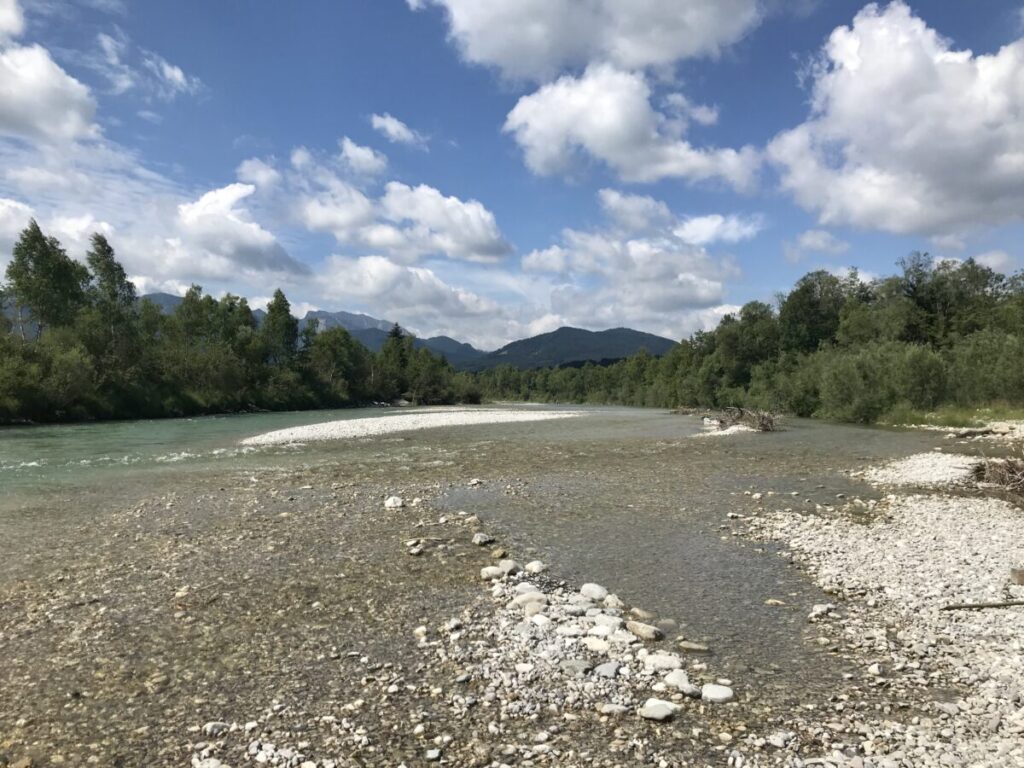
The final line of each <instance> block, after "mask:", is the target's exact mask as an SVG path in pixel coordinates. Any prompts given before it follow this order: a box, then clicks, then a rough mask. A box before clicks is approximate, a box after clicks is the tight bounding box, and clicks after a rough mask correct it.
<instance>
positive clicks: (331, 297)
mask: <svg viewBox="0 0 1024 768" xmlns="http://www.w3.org/2000/svg"><path fill="white" fill-rule="evenodd" d="M318 282H319V285H320V291H321V295H322V296H323V297H324V298H325V299H326V300H327V301H328V302H330V303H332V304H335V305H336V304H337V303H339V302H340V303H347V304H349V305H351V304H352V303H353V302H354V303H358V304H363V305H365V306H369V307H372V308H373V312H374V313H375V315H376V316H378V317H386V318H389V319H394V320H397V321H399V322H401V323H402V324H403V326H405V327H408V328H413V329H417V328H424V329H429V333H431V334H434V333H445V334H456V335H458V336H459V337H460V338H463V339H469V340H470V341H471V342H473V343H476V344H479V345H483V346H488V345H491V344H492V343H494V341H495V339H496V338H501V335H500V334H501V332H502V330H503V328H504V326H505V325H506V324H507V323H508V319H507V318H506V317H505V311H504V309H503V308H502V307H501V306H499V305H498V304H497V303H496V302H495V301H493V300H491V299H487V298H484V297H482V296H480V295H478V294H476V293H473V292H472V291H468V290H465V289H462V288H457V287H454V286H452V285H449V284H448V283H446V282H445V281H444V280H442V279H441V278H440V277H438V276H437V274H435V272H434V271H433V270H430V269H427V268H424V267H414V266H408V265H404V264H397V263H395V262H394V261H392V260H391V259H388V258H387V257H384V256H360V257H349V256H340V255H334V256H331V257H330V258H329V259H328V260H327V262H326V264H325V265H324V271H323V273H322V274H321V275H320V276H319V277H318ZM499 329H500V330H499Z"/></svg>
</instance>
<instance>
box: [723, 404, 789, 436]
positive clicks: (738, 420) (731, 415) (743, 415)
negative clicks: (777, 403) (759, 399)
mask: <svg viewBox="0 0 1024 768" xmlns="http://www.w3.org/2000/svg"><path fill="white" fill-rule="evenodd" d="M719 423H720V425H721V427H722V428H723V429H725V428H728V427H731V426H733V425H735V424H744V425H746V426H748V427H750V428H751V429H756V430H757V431H758V432H774V431H775V414H773V413H771V412H769V411H755V410H751V409H749V408H735V407H730V408H726V409H725V413H724V416H723V417H720V418H719Z"/></svg>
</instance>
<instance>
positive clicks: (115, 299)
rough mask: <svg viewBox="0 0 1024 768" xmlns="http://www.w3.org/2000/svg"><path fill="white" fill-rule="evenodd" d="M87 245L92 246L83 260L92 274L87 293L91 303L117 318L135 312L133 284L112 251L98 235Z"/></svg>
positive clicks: (103, 238)
mask: <svg viewBox="0 0 1024 768" xmlns="http://www.w3.org/2000/svg"><path fill="white" fill-rule="evenodd" d="M90 242H91V244H92V247H91V248H90V249H89V251H88V253H86V255H85V261H86V264H88V265H89V271H90V272H92V284H91V286H90V293H91V294H92V298H93V301H94V302H95V303H96V304H97V305H98V306H100V307H101V308H102V309H103V310H104V311H105V312H108V313H110V314H115V315H117V316H119V317H124V316H126V315H129V314H132V313H134V311H135V302H136V301H137V299H138V297H137V296H136V293H135V285H134V284H133V283H132V282H131V281H130V280H129V279H128V276H127V275H126V274H125V271H124V267H122V266H121V264H120V263H119V262H118V261H117V259H116V258H115V257H114V249H113V248H111V247H110V243H108V242H107V238H106V237H104V236H103V235H101V234H100V233H98V232H96V233H94V234H93V236H92V239H91V240H90Z"/></svg>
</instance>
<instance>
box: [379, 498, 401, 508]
mask: <svg viewBox="0 0 1024 768" xmlns="http://www.w3.org/2000/svg"><path fill="white" fill-rule="evenodd" d="M404 506H405V502H404V501H403V500H402V497H401V496H388V497H387V498H386V499H384V509H401V508H402V507H404Z"/></svg>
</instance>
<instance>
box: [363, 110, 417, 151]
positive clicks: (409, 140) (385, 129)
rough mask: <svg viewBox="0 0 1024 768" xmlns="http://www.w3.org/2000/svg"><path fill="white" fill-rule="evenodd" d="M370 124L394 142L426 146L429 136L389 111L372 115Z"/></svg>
mask: <svg viewBox="0 0 1024 768" xmlns="http://www.w3.org/2000/svg"><path fill="white" fill-rule="evenodd" d="M370 124H371V125H372V126H373V129H374V130H375V131H377V132H378V133H380V134H381V135H382V136H383V137H384V138H386V139H387V140H388V141H390V142H391V143H392V144H408V145H410V146H414V147H425V146H426V144H427V138H426V136H424V135H423V134H421V133H419V132H418V131H414V130H413V129H412V128H410V127H409V126H408V125H406V124H405V123H403V122H402V121H401V120H399V119H398V118H397V117H394V116H392V115H390V114H388V113H387V112H385V113H384V114H383V115H372V116H371V117H370Z"/></svg>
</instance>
